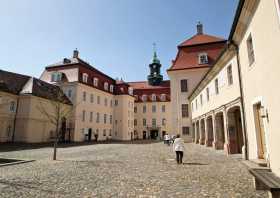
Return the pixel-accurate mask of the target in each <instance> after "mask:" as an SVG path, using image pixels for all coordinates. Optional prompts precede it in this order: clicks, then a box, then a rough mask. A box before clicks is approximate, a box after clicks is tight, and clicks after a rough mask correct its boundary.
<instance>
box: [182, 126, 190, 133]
mask: <svg viewBox="0 0 280 198" xmlns="http://www.w3.org/2000/svg"><path fill="white" fill-rule="evenodd" d="M182 131H183V135H190V127H185V126H184V127H182Z"/></svg>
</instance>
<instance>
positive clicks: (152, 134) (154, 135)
mask: <svg viewBox="0 0 280 198" xmlns="http://www.w3.org/2000/svg"><path fill="white" fill-rule="evenodd" d="M157 138H158V130H151V139H153V140H156V139H157Z"/></svg>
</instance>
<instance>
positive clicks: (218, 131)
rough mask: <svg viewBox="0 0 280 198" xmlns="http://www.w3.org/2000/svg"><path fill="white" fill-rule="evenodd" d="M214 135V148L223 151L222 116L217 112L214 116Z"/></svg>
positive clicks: (223, 131) (221, 113)
mask: <svg viewBox="0 0 280 198" xmlns="http://www.w3.org/2000/svg"><path fill="white" fill-rule="evenodd" d="M215 135H216V140H215V142H214V146H215V148H216V149H224V144H225V130H224V114H223V112H219V113H217V114H216V115H215Z"/></svg>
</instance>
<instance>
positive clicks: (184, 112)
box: [182, 104, 189, 118]
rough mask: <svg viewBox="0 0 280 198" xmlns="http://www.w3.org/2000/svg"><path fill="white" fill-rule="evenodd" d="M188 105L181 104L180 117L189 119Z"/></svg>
mask: <svg viewBox="0 0 280 198" xmlns="http://www.w3.org/2000/svg"><path fill="white" fill-rule="evenodd" d="M188 106H189V105H188V104H182V117H183V118H187V117H189V109H188V108H189V107H188Z"/></svg>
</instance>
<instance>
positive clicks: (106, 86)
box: [104, 82, 109, 91]
mask: <svg viewBox="0 0 280 198" xmlns="http://www.w3.org/2000/svg"><path fill="white" fill-rule="evenodd" d="M108 88H109V84H108V83H107V82H105V83H104V89H105V90H106V91H108Z"/></svg>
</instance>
